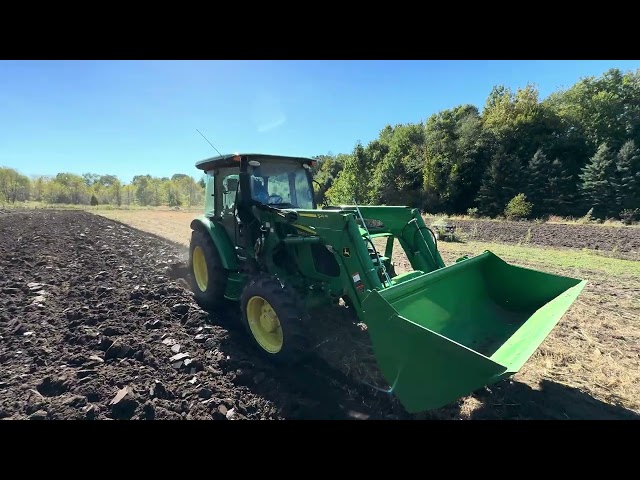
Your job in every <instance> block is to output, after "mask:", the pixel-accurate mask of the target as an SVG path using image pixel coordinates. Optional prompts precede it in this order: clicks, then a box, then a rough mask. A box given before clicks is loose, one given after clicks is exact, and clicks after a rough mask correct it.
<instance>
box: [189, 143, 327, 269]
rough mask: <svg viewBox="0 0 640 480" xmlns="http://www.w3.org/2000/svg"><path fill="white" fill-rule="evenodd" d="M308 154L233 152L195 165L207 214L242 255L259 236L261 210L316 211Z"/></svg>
mask: <svg viewBox="0 0 640 480" xmlns="http://www.w3.org/2000/svg"><path fill="white" fill-rule="evenodd" d="M314 165H315V161H314V160H312V159H310V158H303V157H288V156H281V155H266V154H255V153H254V154H244V153H240V154H238V153H236V154H230V155H220V156H217V157H212V158H208V159H205V160H202V161H200V162H198V163H196V168H198V169H200V170H203V171H204V172H205V174H206V190H205V194H206V201H205V215H206V216H207V217H208V218H210V219H211V220H214V221H216V222H218V223H219V224H221V225H222V226H223V227H224V229H225V230H226V232H227V234H228V235H229V238H230V239H232V241H234V242H235V249H236V251H237V252H238V254H239V255H240V256H242V252H243V251H244V250H245V249H246V248H247V247H249V246H252V245H253V243H254V242H255V240H256V238H257V236H258V235H259V230H260V222H259V217H258V212H259V211H260V210H263V209H264V208H275V209H287V210H290V209H315V208H316V203H315V200H314V195H313V188H312V177H311V167H312V166H314Z"/></svg>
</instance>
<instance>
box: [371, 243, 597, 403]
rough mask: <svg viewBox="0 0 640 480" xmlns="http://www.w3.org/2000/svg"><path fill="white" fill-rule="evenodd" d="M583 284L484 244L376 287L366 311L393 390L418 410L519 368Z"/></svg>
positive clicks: (372, 338)
mask: <svg viewBox="0 0 640 480" xmlns="http://www.w3.org/2000/svg"><path fill="white" fill-rule="evenodd" d="M585 284H586V282H585V281H581V280H576V279H574V278H569V277H564V276H560V275H552V274H549V273H544V272H539V271H535V270H530V269H526V268H521V267H517V266H513V265H509V264H508V263H506V262H504V261H503V260H501V259H500V258H499V257H497V256H496V255H494V254H493V253H491V252H489V251H485V252H484V253H482V254H480V255H478V256H476V257H473V258H470V259H467V260H463V261H461V262H459V263H456V264H453V265H450V266H447V267H445V268H441V269H438V270H435V271H433V272H431V273H426V274H423V275H419V276H417V277H415V278H412V279H410V280H407V281H405V282H402V283H398V284H396V285H394V286H392V287H389V288H386V289H384V290H379V291H373V292H371V294H370V295H368V296H367V297H366V298H365V300H364V302H363V311H364V318H365V319H366V322H365V323H366V324H367V327H368V331H369V335H370V338H371V342H372V346H373V350H374V353H375V355H376V358H377V361H378V365H379V367H380V370H381V372H382V374H383V376H384V377H385V379H386V380H387V382H389V385H390V386H391V392H393V393H394V394H395V395H396V397H397V398H398V400H399V401H400V402H401V403H402V404H403V406H404V407H405V409H406V410H407V411H408V412H409V413H416V412H421V411H426V410H431V409H435V408H440V407H443V406H445V405H447V404H449V403H451V402H453V401H455V400H457V399H459V398H460V397H463V396H466V395H468V394H470V393H472V392H473V391H475V390H477V389H479V388H481V387H483V386H485V385H490V384H492V383H495V382H497V381H498V380H500V379H502V378H504V377H507V376H510V375H513V374H514V373H516V372H517V371H518V370H519V369H520V368H521V367H522V365H523V364H524V363H525V362H526V361H527V359H528V358H529V357H530V356H531V355H532V354H533V353H534V352H535V350H536V349H537V348H538V347H539V345H540V344H541V343H542V342H543V341H544V339H545V338H546V337H547V335H548V334H549V333H550V332H551V330H552V329H553V327H554V326H555V325H556V324H557V323H558V321H559V320H560V318H561V317H562V316H563V315H564V313H565V312H566V311H567V310H568V309H569V307H570V306H571V304H572V303H573V302H574V301H575V299H576V298H577V297H578V295H579V294H580V292H581V291H582V289H583V288H584V286H585Z"/></svg>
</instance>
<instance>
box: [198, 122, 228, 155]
mask: <svg viewBox="0 0 640 480" xmlns="http://www.w3.org/2000/svg"><path fill="white" fill-rule="evenodd" d="M196 132H198V133H199V134H200V135H202V132H201V131H200V130H198V129H197V128H196ZM202 138H204V139H205V140H207V137H205V136H204V135H202ZM207 143H208V144H209V145H211V148H213V149H214V150H215V151H216V152H218V155H220V156H221V157H222V156H223V155H222V154H221V153H220V151H219V150H218V149H217V148H216V147H214V146H213V144H212V143H211V142H210V141H209V140H207Z"/></svg>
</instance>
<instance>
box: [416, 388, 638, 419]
mask: <svg viewBox="0 0 640 480" xmlns="http://www.w3.org/2000/svg"><path fill="white" fill-rule="evenodd" d="M473 396H474V397H475V398H476V399H477V400H478V401H480V402H481V405H479V406H478V407H476V408H475V409H474V410H473V411H472V412H471V413H470V414H469V413H467V414H466V415H464V414H463V412H462V411H461V408H460V404H456V405H455V406H451V407H448V408H447V407H445V408H443V409H440V410H438V411H436V412H434V413H433V415H434V417H435V418H438V419H447V418H450V419H457V418H467V419H470V420H638V419H640V415H639V414H638V413H637V412H634V411H632V410H628V409H626V408H624V407H621V406H618V405H612V404H609V403H606V402H603V401H601V400H597V399H595V398H593V397H592V396H591V395H589V394H587V393H585V392H583V391H581V390H578V389H576V388H574V387H570V386H568V385H563V384H561V383H557V382H553V381H551V380H542V381H541V382H540V384H539V390H538V389H534V388H531V387H530V386H529V385H527V384H525V383H521V382H517V381H509V380H505V381H503V382H501V383H498V384H496V385H492V386H490V387H489V388H488V389H487V388H485V389H482V390H480V391H477V392H475V393H474V395H473ZM426 418H429V417H426ZM432 418H433V417H432Z"/></svg>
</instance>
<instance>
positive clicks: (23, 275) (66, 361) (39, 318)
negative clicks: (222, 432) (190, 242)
mask: <svg viewBox="0 0 640 480" xmlns="http://www.w3.org/2000/svg"><path fill="white" fill-rule="evenodd" d="M0 238H2V240H3V241H2V243H1V244H0V272H2V275H1V276H0V295H1V296H0V365H1V367H0V392H1V394H0V418H12V419H21V418H32V419H41V418H46V419H79V418H98V419H151V418H157V419H174V418H175V419H180V418H186V419H192V418H193V419H212V418H213V419H225V418H227V416H229V417H230V418H233V419H243V418H248V419H295V418H318V419H325V418H330V419H347V418H385V417H387V416H388V415H393V418H400V416H401V415H403V413H402V412H401V411H398V408H397V406H396V405H395V404H393V402H391V401H390V400H389V399H388V397H386V396H378V398H376V395H375V394H374V395H372V394H370V393H369V392H367V391H364V390H363V388H362V387H359V386H357V385H353V384H350V382H349V381H348V379H346V378H345V377H344V375H342V374H341V373H340V372H339V371H337V370H334V369H332V368H331V367H329V366H328V365H326V364H325V363H323V362H322V361H320V360H315V359H314V360H311V361H310V362H309V363H308V364H306V365H302V366H297V367H295V368H291V369H289V370H286V371H284V370H282V369H281V368H280V369H276V368H275V367H273V366H272V365H271V364H269V363H265V362H264V361H263V360H262V359H261V357H259V356H257V352H256V350H255V348H254V347H253V345H252V344H250V343H249V342H248V336H247V335H246V334H245V332H244V330H243V329H241V328H240V324H239V321H238V310H237V309H236V307H235V306H234V305H229V307H228V309H226V310H224V311H219V312H216V313H214V314H210V315H208V314H206V313H205V312H204V311H202V310H201V309H199V308H198V306H197V305H196V304H195V302H194V301H193V299H192V295H191V293H190V291H189V290H188V289H187V288H185V287H186V283H185V281H184V279H183V278H179V277H180V276H184V273H185V272H184V270H185V269H184V265H185V264H184V259H185V258H184V256H185V249H184V247H181V246H178V245H174V244H171V243H169V242H163V241H159V240H158V239H156V238H153V237H152V236H150V235H145V234H142V233H140V232H138V231H137V230H133V229H131V228H130V227H126V226H123V225H119V224H117V223H114V222H112V221H110V220H107V219H104V218H102V217H98V216H94V215H91V214H89V213H85V212H69V211H64V212H62V211H48V212H37V211H30V212H14V213H0ZM172 277H173V278H172ZM176 277H178V278H177V279H176ZM175 345H179V351H178V347H176V346H175ZM172 347H173V350H172ZM177 353H186V354H188V357H185V358H183V359H180V360H178V359H177V358H175V357H174V355H176V354H177ZM172 357H173V358H174V359H173V360H171V359H172ZM120 397H122V398H120ZM229 412H231V413H229ZM405 416H406V415H405Z"/></svg>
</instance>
